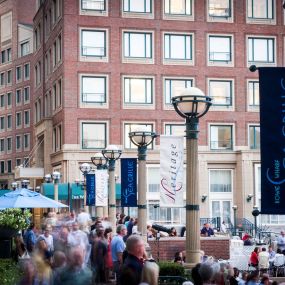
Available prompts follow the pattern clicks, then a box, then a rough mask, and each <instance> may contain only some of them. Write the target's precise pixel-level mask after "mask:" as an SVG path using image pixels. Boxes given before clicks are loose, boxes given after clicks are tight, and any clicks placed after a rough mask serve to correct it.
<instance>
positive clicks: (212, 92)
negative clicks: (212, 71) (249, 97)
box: [209, 80, 233, 107]
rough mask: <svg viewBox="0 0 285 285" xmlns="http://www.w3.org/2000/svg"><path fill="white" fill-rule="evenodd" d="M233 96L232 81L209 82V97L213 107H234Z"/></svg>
mask: <svg viewBox="0 0 285 285" xmlns="http://www.w3.org/2000/svg"><path fill="white" fill-rule="evenodd" d="M232 94H233V86H232V81H231V80H209V96H210V97H211V98H212V103H213V106H226V107H229V106H232Z"/></svg>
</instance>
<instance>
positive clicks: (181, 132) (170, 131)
mask: <svg viewBox="0 0 285 285" xmlns="http://www.w3.org/2000/svg"><path fill="white" fill-rule="evenodd" d="M164 133H165V134H166V135H171V136H181V137H185V125H179V124H165V126H164ZM183 143H184V148H185V147H186V139H185V138H184V142H183Z"/></svg>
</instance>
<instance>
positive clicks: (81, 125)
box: [79, 120, 110, 151]
mask: <svg viewBox="0 0 285 285" xmlns="http://www.w3.org/2000/svg"><path fill="white" fill-rule="evenodd" d="M79 124H80V125H79V129H80V142H79V146H80V149H81V150H87V151H88V150H96V149H102V148H85V147H83V124H105V126H106V134H105V136H106V142H105V145H106V146H107V145H109V141H110V139H109V121H103V120H80V122H79Z"/></svg>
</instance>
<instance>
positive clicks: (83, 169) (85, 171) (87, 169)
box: [79, 162, 91, 212]
mask: <svg viewBox="0 0 285 285" xmlns="http://www.w3.org/2000/svg"><path fill="white" fill-rule="evenodd" d="M79 170H80V171H81V172H82V174H83V177H84V184H83V187H84V200H83V201H84V202H83V206H84V209H85V212H88V206H86V175H87V174H88V173H89V172H90V171H91V166H90V164H89V163H86V162H85V163H82V164H81V165H80V166H79Z"/></svg>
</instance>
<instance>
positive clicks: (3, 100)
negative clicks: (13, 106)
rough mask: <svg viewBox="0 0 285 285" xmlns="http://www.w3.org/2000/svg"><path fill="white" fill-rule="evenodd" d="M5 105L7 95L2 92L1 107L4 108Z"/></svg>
mask: <svg viewBox="0 0 285 285" xmlns="http://www.w3.org/2000/svg"><path fill="white" fill-rule="evenodd" d="M4 107H5V95H4V94H2V95H0V108H2V109H3V108H4Z"/></svg>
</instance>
